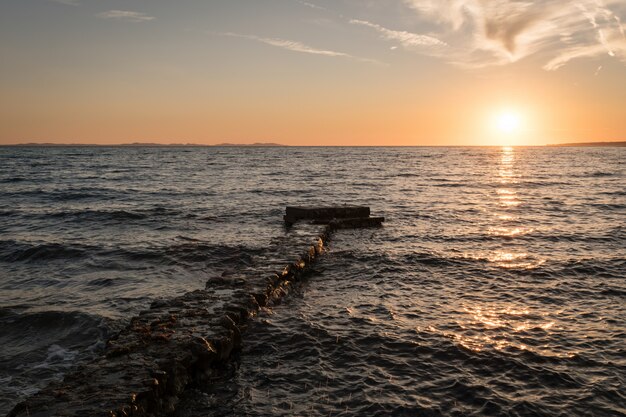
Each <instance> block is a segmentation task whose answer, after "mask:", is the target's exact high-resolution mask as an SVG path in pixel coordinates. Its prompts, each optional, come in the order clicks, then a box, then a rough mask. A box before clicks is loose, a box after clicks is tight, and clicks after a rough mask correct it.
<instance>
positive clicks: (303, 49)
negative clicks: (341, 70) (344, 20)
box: [220, 32, 380, 64]
mask: <svg viewBox="0 0 626 417" xmlns="http://www.w3.org/2000/svg"><path fill="white" fill-rule="evenodd" d="M220 35H222V36H230V37H235V38H243V39H250V40H253V41H257V42H261V43H264V44H266V45H271V46H275V47H277V48H282V49H286V50H288V51H293V52H300V53H305V54H313V55H324V56H330V57H341V58H351V59H356V60H358V61H363V62H370V63H377V64H380V62H379V61H376V60H373V59H368V58H361V57H357V56H354V55H350V54H347V53H345V52H338V51H333V50H329V49H318V48H313V47H311V46H308V45H305V44H303V43H302V42H297V41H291V40H287V39H280V38H264V37H260V36H254V35H243V34H239V33H232V32H225V33H220Z"/></svg>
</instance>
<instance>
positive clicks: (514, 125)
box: [494, 111, 522, 134]
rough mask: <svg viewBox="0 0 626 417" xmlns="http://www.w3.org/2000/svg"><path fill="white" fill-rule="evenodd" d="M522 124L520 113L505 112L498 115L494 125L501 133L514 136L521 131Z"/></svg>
mask: <svg viewBox="0 0 626 417" xmlns="http://www.w3.org/2000/svg"><path fill="white" fill-rule="evenodd" d="M521 122H522V120H521V117H520V115H519V113H517V112H514V111H503V112H500V113H499V114H497V115H496V117H495V122H494V125H495V128H496V130H497V131H498V132H499V133H506V134H512V133H516V132H518V131H519V130H520V128H521V124H522V123H521Z"/></svg>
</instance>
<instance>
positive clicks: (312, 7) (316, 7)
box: [295, 0, 328, 11]
mask: <svg viewBox="0 0 626 417" xmlns="http://www.w3.org/2000/svg"><path fill="white" fill-rule="evenodd" d="M295 1H296V3H300V4H301V5H303V6H306V7H308V8H311V9H317V10H324V11H327V10H328V9H327V8H326V7H322V6H318V5H317V4H313V3H310V2H308V1H303V0H295Z"/></svg>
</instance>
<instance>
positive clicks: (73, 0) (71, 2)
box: [50, 0, 80, 6]
mask: <svg viewBox="0 0 626 417" xmlns="http://www.w3.org/2000/svg"><path fill="white" fill-rule="evenodd" d="M50 1H52V2H54V3H59V4H64V5H66V6H78V5H80V3H79V1H78V0H50Z"/></svg>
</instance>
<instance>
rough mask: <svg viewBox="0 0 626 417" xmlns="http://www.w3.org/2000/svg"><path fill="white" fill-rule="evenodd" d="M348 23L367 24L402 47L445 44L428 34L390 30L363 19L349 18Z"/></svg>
mask: <svg viewBox="0 0 626 417" xmlns="http://www.w3.org/2000/svg"><path fill="white" fill-rule="evenodd" d="M350 23H351V24H353V25H362V26H367V27H370V28H372V29H375V30H376V31H377V32H378V33H379V34H380V35H381V36H382V37H383V38H384V39H387V40H390V41H397V42H399V43H400V44H402V45H403V46H404V47H407V48H410V47H416V46H445V45H446V43H445V42H442V41H440V40H439V39H437V38H435V37H433V36H429V35H419V34H417V33H411V32H405V31H398V30H390V29H387V28H384V27H382V26H380V25H377V24H376V23H371V22H367V21H365V20H356V19H352V20H350Z"/></svg>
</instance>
